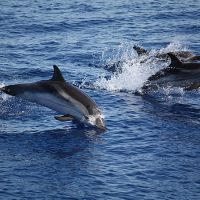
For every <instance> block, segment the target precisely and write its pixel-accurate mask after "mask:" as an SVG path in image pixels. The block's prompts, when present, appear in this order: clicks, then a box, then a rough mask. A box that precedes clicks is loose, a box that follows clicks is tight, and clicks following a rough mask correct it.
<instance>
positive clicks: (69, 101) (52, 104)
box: [0, 65, 106, 130]
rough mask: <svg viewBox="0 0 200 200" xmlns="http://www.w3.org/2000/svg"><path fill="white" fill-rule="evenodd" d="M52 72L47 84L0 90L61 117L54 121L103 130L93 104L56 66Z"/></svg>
mask: <svg viewBox="0 0 200 200" xmlns="http://www.w3.org/2000/svg"><path fill="white" fill-rule="evenodd" d="M53 68H54V73H53V77H52V78H51V79H50V80H42V81H38V82H34V83H27V84H16V85H8V86H5V87H2V88H0V90H1V91H3V92H5V93H6V94H9V95H12V96H16V97H21V98H23V99H26V100H28V101H31V102H35V103H38V104H40V105H42V106H45V107H48V108H50V109H52V110H55V111H57V112H59V113H61V114H62V116H56V117H55V119H57V120H60V121H67V120H77V121H79V122H81V123H84V124H88V125H92V126H95V127H97V128H100V129H103V130H105V129H106V126H105V122H104V118H103V116H102V113H101V111H100V109H99V108H98V107H97V104H96V103H95V102H94V101H93V100H92V99H91V98H90V97H89V96H88V95H86V94H85V93H84V92H82V91H81V90H80V89H79V88H77V87H75V86H73V85H71V84H69V83H68V82H66V81H65V79H64V78H63V76H62V74H61V72H60V70H59V68H58V67H57V66H56V65H54V66H53Z"/></svg>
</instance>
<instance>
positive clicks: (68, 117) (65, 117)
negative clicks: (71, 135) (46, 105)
mask: <svg viewBox="0 0 200 200" xmlns="http://www.w3.org/2000/svg"><path fill="white" fill-rule="evenodd" d="M54 118H55V119H56V120H58V121H61V122H64V121H72V120H74V117H73V116H71V115H62V116H54Z"/></svg>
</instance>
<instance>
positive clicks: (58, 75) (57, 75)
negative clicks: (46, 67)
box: [50, 65, 65, 82]
mask: <svg viewBox="0 0 200 200" xmlns="http://www.w3.org/2000/svg"><path fill="white" fill-rule="evenodd" d="M53 69H54V71H53V77H52V78H51V79H50V80H51V81H60V82H65V79H64V78H63V76H62V73H61V71H60V69H59V68H58V67H57V66H56V65H54V66H53Z"/></svg>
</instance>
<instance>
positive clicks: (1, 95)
mask: <svg viewBox="0 0 200 200" xmlns="http://www.w3.org/2000/svg"><path fill="white" fill-rule="evenodd" d="M4 86H5V84H4V83H0V88H2V87H4ZM8 98H9V96H8V95H7V94H5V93H0V101H1V102H3V101H6V100H7V99H8Z"/></svg>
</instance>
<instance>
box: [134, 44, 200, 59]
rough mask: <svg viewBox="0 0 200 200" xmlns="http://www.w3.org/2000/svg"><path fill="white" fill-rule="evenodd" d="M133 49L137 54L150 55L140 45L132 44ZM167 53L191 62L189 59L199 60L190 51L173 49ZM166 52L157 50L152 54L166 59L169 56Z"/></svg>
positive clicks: (199, 57) (198, 57)
mask: <svg viewBox="0 0 200 200" xmlns="http://www.w3.org/2000/svg"><path fill="white" fill-rule="evenodd" d="M133 49H134V50H135V51H136V52H137V54H138V55H139V56H149V55H150V52H149V51H147V50H146V49H144V48H142V47H140V46H137V45H134V46H133ZM168 53H171V54H174V55H175V56H177V57H179V58H180V59H181V60H183V61H184V62H191V61H199V60H200V56H198V55H195V54H193V53H192V52H190V51H174V52H168ZM168 53H159V52H157V53H156V54H155V55H154V56H155V57H156V58H159V59H163V60H168V59H169V58H170V57H169V55H168Z"/></svg>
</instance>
